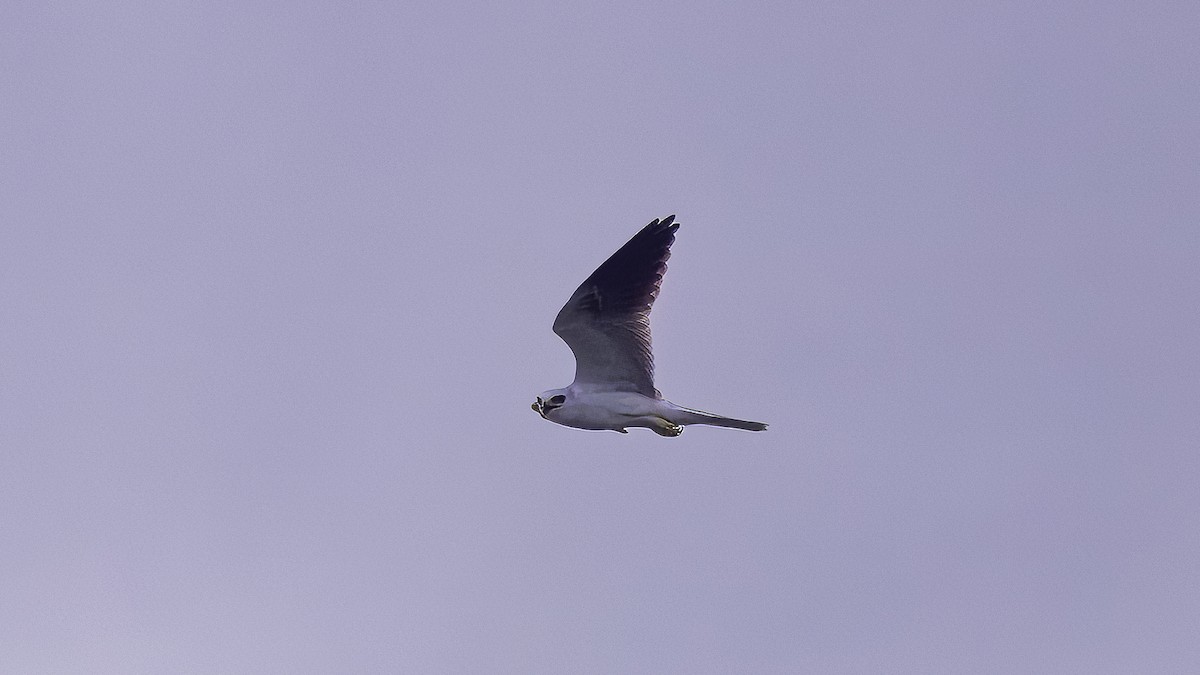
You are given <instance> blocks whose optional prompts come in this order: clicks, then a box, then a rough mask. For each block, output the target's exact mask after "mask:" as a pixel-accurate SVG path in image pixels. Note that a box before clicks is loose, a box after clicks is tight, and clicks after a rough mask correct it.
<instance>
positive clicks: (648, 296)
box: [533, 216, 767, 436]
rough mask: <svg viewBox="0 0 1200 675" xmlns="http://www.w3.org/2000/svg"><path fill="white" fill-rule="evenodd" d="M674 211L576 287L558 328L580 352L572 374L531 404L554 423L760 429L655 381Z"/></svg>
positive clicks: (661, 430)
mask: <svg viewBox="0 0 1200 675" xmlns="http://www.w3.org/2000/svg"><path fill="white" fill-rule="evenodd" d="M674 220H675V216H670V217H668V218H664V219H663V220H661V221H660V220H654V221H652V222H651V223H650V224H649V225H647V226H646V227H644V228H642V230H641V231H640V232H638V233H637V234H636V235H634V237H633V238H632V239H630V240H629V242H628V243H626V244H625V245H624V246H622V247H621V249H620V250H618V251H617V252H616V253H614V254H613V255H612V256H611V257H610V258H609V259H608V260H606V261H605V262H604V264H602V265H601V266H600V267H598V268H597V269H596V271H595V272H593V273H592V275H591V276H590V277H588V278H587V280H586V281H584V282H583V284H581V285H580V286H579V288H577V289H576V290H575V293H574V294H573V295H572V296H571V299H570V300H568V301H567V304H566V305H564V306H563V308H562V310H561V311H559V313H558V317H557V318H555V320H554V332H555V333H557V334H558V335H559V337H561V338H562V339H563V341H564V342H566V343H567V346H568V347H570V348H571V351H572V352H573V353H574V354H575V381H574V382H572V383H571V385H570V386H569V387H566V388H564V389H551V390H550V391H546V392H543V393H542V395H541V396H538V397H537V402H535V403H534V404H533V409H534V411H535V412H537V413H538V414H539V415H541V416H542V417H544V418H545V419H547V420H550V421H551V422H556V423H558V424H562V425H564V426H568V427H575V428H577V429H589V430H596V431H600V430H610V431H619V432H622V433H624V432H625V430H626V429H627V428H628V427H646V428H648V429H651V430H652V431H654V432H655V433H657V434H659V435H662V436H678V435H679V434H680V433H682V432H683V427H684V425H687V424H708V425H713V426H723V427H731V428H735V429H746V430H750V431H762V430H764V429H766V428H767V425H766V424H763V423H762V422H748V421H746V420H738V419H733V418H730V417H721V416H719V415H713V414H711V413H706V412H701V411H699V410H691V409H688V408H682V407H680V406H677V405H675V404H674V403H671V402H670V401H667V400H665V399H663V398H662V396H661V395H660V394H659V392H658V390H657V389H655V388H654V356H653V353H652V351H651V349H650V308H651V307H652V306H653V304H654V299H655V298H656V297H658V289H659V283H660V282H661V281H662V277H663V273H665V272H666V270H667V264H666V263H667V258H669V257H670V255H671V252H670V248H671V244H672V242H674V241H675V231H676V230H677V229H679V225H678V224H674Z"/></svg>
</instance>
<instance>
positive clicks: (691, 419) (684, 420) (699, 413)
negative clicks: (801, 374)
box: [671, 408, 767, 431]
mask: <svg viewBox="0 0 1200 675" xmlns="http://www.w3.org/2000/svg"><path fill="white" fill-rule="evenodd" d="M671 421H672V422H674V423H675V424H682V425H684V426H687V425H689V424H708V425H710V426H714V427H729V428H731V429H745V430H746V431H765V430H766V428H767V425H766V424H765V423H763V422H751V421H749V420H739V419H734V418H732V417H721V416H720V415H714V414H712V413H706V412H704V411H703V410H692V409H690V408H679V409H678V413H677V414H676V416H675V419H673V420H671Z"/></svg>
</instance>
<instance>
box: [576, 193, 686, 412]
mask: <svg viewBox="0 0 1200 675" xmlns="http://www.w3.org/2000/svg"><path fill="white" fill-rule="evenodd" d="M674 221H675V216H668V217H667V218H664V219H662V220H661V221H660V220H657V219H656V220H654V221H651V223H650V224H649V225H647V226H646V227H643V228H642V230H641V231H640V232H638V233H637V234H635V235H634V236H633V238H632V239H630V240H629V241H628V243H626V244H625V245H624V246H622V247H621V248H620V250H618V251H617V252H616V253H614V254H612V256H611V257H610V258H609V259H608V260H605V261H604V264H603V265H600V267H598V268H596V271H595V272H592V275H591V276H590V277H588V278H587V280H586V281H584V282H583V283H582V284H580V285H579V288H577V289H575V293H574V295H572V296H571V299H570V300H568V301H567V304H566V305H563V308H562V309H561V310H560V311H559V312H558V317H556V318H555V319H554V332H555V333H557V334H558V336H559V337H561V338H562V339H563V341H564V342H566V343H567V346H568V347H570V348H571V351H572V352H573V353H574V354H575V382H576V384H589V385H592V386H593V387H595V388H598V389H604V390H611V391H636V392H638V393H640V394H643V395H645V396H651V397H655V398H658V397H659V396H658V391H657V390H655V389H654V355H653V354H652V353H651V351H650V308H651V306H653V304H654V299H655V298H656V297H658V287H659V283H661V282H662V278H663V274H664V273H665V272H666V271H667V258H669V257H671V244H672V243H673V242H674V241H675V231H676V230H678V229H679V225H678V224H675V222H674Z"/></svg>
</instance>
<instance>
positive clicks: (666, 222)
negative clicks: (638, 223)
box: [645, 213, 679, 232]
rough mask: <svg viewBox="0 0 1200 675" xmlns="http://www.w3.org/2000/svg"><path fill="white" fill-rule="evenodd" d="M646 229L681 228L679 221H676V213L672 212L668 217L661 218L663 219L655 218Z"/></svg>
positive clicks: (673, 229)
mask: <svg viewBox="0 0 1200 675" xmlns="http://www.w3.org/2000/svg"><path fill="white" fill-rule="evenodd" d="M645 229H647V230H652V229H659V230H668V229H669V230H671V231H672V232H674V231H675V230H678V229H679V223H676V222H675V214H674V213H672V214H671V215H669V216H667V217H666V218H661V219H659V218H655V219H654V220H652V221H650V224H648V225H646V227H645Z"/></svg>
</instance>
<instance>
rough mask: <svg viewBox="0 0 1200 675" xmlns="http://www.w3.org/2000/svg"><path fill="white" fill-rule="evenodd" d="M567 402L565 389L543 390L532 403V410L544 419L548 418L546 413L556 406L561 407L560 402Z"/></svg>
mask: <svg viewBox="0 0 1200 675" xmlns="http://www.w3.org/2000/svg"><path fill="white" fill-rule="evenodd" d="M566 402H567V392H566V390H565V389H551V390H550V391H543V392H542V395H541V396H538V397H537V400H536V401H534V403H533V406H532V407H533V411H534V412H535V413H537V414H539V415H541V416H542V417H545V418H546V419H550V418H549V417H548V415H549V414H550V413H551V412H552V411H554V410H555V409H556V408H561V407H562V404H564V403H566Z"/></svg>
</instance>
